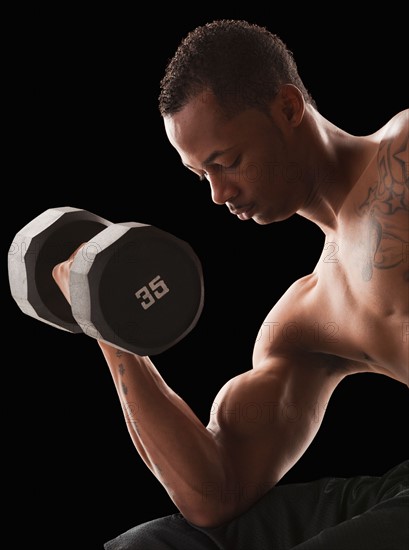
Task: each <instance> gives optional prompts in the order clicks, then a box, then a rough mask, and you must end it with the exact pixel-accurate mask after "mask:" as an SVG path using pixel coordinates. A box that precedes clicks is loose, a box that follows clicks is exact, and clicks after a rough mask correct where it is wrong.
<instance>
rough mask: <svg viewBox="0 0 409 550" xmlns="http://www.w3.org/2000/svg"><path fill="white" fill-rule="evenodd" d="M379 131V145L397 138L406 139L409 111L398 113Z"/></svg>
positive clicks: (408, 127) (408, 129)
mask: <svg viewBox="0 0 409 550" xmlns="http://www.w3.org/2000/svg"><path fill="white" fill-rule="evenodd" d="M380 131H381V135H382V139H381V144H382V143H385V142H391V141H394V140H395V139H399V138H404V137H406V138H408V136H409V109H405V110H403V111H400V112H399V113H397V114H396V115H395V116H393V117H392V118H391V119H390V120H389V121H388V122H387V123H386V124H385V126H384V127H383V128H382V129H381V130H380Z"/></svg>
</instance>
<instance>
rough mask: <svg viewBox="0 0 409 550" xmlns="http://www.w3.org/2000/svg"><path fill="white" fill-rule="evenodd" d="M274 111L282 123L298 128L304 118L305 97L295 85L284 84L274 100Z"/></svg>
mask: <svg viewBox="0 0 409 550" xmlns="http://www.w3.org/2000/svg"><path fill="white" fill-rule="evenodd" d="M273 109H274V111H275V113H274V114H275V116H278V117H279V119H281V123H283V124H285V125H288V124H289V125H290V126H291V127H293V128H296V127H297V126H298V125H299V124H300V123H301V121H302V119H303V117H304V112H305V100H304V96H303V95H302V93H301V92H300V90H299V89H298V88H297V86H294V84H283V85H282V86H281V88H280V90H279V92H278V94H277V96H276V97H275V98H274V107H273Z"/></svg>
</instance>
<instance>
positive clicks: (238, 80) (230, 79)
mask: <svg viewBox="0 0 409 550" xmlns="http://www.w3.org/2000/svg"><path fill="white" fill-rule="evenodd" d="M283 84H294V85H295V86H297V88H298V89H299V90H300V91H301V93H302V94H303V96H304V99H305V101H306V102H307V103H310V104H312V105H313V106H314V107H315V103H314V100H313V99H312V97H311V96H310V94H309V93H308V91H307V89H306V88H305V86H304V84H303V82H302V80H301V78H300V76H299V75H298V70H297V66H296V63H295V61H294V59H293V55H292V53H291V52H290V51H289V49H288V48H287V47H286V45H285V44H284V43H283V41H282V40H281V39H280V38H279V37H278V36H276V35H275V34H272V33H271V32H269V31H268V30H267V29H266V28H264V27H260V26H258V25H255V24H250V23H248V22H246V21H240V20H228V19H223V20H218V21H213V22H212V23H207V24H206V25H203V26H201V27H197V28H196V29H194V30H193V31H191V32H190V33H189V34H188V35H187V36H186V37H185V38H184V39H183V40H182V42H181V43H180V45H179V47H178V48H177V50H176V53H175V54H174V56H173V58H172V59H171V60H170V61H169V63H168V65H167V67H166V71H165V75H164V77H163V79H162V80H161V83H160V95H159V110H160V112H161V114H162V116H170V115H173V114H175V113H177V112H178V111H180V110H181V109H182V108H183V107H184V106H185V105H186V104H187V103H188V102H189V101H190V100H191V99H193V98H194V97H196V96H197V95H198V94H201V93H206V92H208V91H211V92H212V93H213V94H214V95H215V96H216V98H217V100H218V103H219V105H220V107H221V108H222V110H223V112H224V113H225V114H226V115H230V116H231V115H233V114H235V113H238V112H240V111H242V110H243V109H245V108H249V107H253V108H257V109H261V110H263V111H268V107H269V102H270V101H271V100H272V99H274V97H275V96H276V94H277V93H278V90H279V89H280V86H281V85H283Z"/></svg>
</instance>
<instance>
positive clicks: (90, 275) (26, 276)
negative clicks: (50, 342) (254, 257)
mask: <svg viewBox="0 0 409 550" xmlns="http://www.w3.org/2000/svg"><path fill="white" fill-rule="evenodd" d="M84 243H86V244H85V246H84V247H83V248H81V249H80V250H79V252H78V253H77V254H76V256H75V259H74V262H73V265H72V268H71V271H70V297H71V306H70V304H69V303H68V302H67V301H66V299H65V298H64V296H63V294H62V292H61V291H60V289H59V287H58V285H57V284H56V283H55V281H54V279H53V277H52V270H53V267H54V266H55V265H56V264H58V263H60V262H63V261H65V260H67V259H68V257H69V256H70V255H71V254H72V253H73V252H74V251H75V250H76V249H77V248H78V247H79V246H80V245H81V244H84ZM8 271H9V282H10V289H11V294H12V296H13V298H14V299H15V301H16V302H17V304H18V306H19V307H20V309H21V310H22V311H23V312H24V313H26V314H27V315H30V316H31V317H34V318H36V319H39V320H40V321H43V322H45V323H48V324H50V325H53V326H55V327H57V328H60V329H63V330H67V331H70V332H73V333H81V332H83V333H85V334H87V335H89V336H91V337H93V338H97V339H99V340H103V341H105V342H107V343H109V344H112V345H113V346H115V347H117V348H120V349H123V350H125V351H130V352H132V353H136V354H138V355H156V354H158V353H162V352H163V351H165V350H166V349H168V348H170V347H171V346H173V345H174V344H176V343H177V342H179V341H180V340H181V339H182V338H184V337H185V336H186V335H187V334H188V333H189V332H190V331H191V330H192V329H193V328H194V326H195V325H196V323H197V321H198V319H199V317H200V314H201V312H202V309H203V302H204V284H203V273H202V267H201V263H200V261H199V259H198V257H197V256H196V254H195V252H194V251H193V249H192V248H191V246H190V245H189V244H188V243H186V242H185V241H183V240H181V239H179V238H177V237H175V236H174V235H171V234H170V233H167V232H165V231H163V230H161V229H159V228H156V227H154V226H152V225H146V224H143V223H135V222H128V223H117V224H113V223H111V222H109V221H107V220H105V219H103V218H100V217H99V216H96V215H95V214H92V213H91V212H87V211H86V210H81V209H78V208H71V207H62V208H51V209H49V210H46V211H45V212H43V213H42V214H40V215H39V216H38V217H37V218H35V219H34V220H32V221H31V222H30V223H28V224H27V225H26V226H25V227H23V229H21V230H20V231H19V232H18V233H17V234H16V236H15V237H14V240H13V243H12V245H11V247H10V251H9V255H8Z"/></svg>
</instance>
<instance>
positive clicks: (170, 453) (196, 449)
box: [100, 342, 225, 523]
mask: <svg viewBox="0 0 409 550" xmlns="http://www.w3.org/2000/svg"><path fill="white" fill-rule="evenodd" d="M100 346H101V349H102V351H103V353H104V356H105V359H106V361H107V363H108V366H109V368H110V371H111V374H112V377H113V380H114V383H115V386H116V388H117V392H118V395H119V398H120V401H121V405H122V409H123V412H124V416H125V420H126V422H127V426H128V430H129V433H130V435H131V437H132V440H133V442H134V444H135V447H136V449H137V450H138V452H139V454H140V456H141V457H142V459H143V460H144V461H145V463H146V464H147V466H148V467H149V468H150V470H151V471H152V472H153V474H154V475H155V476H156V477H157V479H158V480H159V481H160V482H161V483H162V485H163V486H164V487H165V489H166V490H167V492H168V494H169V496H170V497H171V499H172V500H173V502H174V503H175V504H176V506H177V507H178V508H179V510H181V511H182V513H184V515H185V516H187V517H188V519H190V520H191V521H193V522H195V521H196V522H197V523H198V522H199V521H200V516H201V514H202V512H203V510H202V508H203V502H202V501H203V499H202V494H201V491H202V487H203V483H204V482H206V483H208V482H212V483H218V484H221V483H223V482H224V477H225V476H224V469H223V468H224V467H223V460H222V459H221V457H220V451H219V448H218V447H217V444H216V442H215V441H214V439H213V436H212V434H211V432H209V431H208V430H207V429H206V428H205V426H204V425H203V424H202V422H200V420H199V419H198V418H197V417H196V416H195V414H194V413H193V412H192V410H191V409H190V408H189V407H188V405H187V404H186V403H185V402H184V401H183V400H182V399H181V398H180V397H179V396H178V395H177V394H176V393H175V392H174V391H172V390H171V389H170V388H169V386H167V384H166V383H165V382H164V380H163V379H162V377H161V375H160V374H159V372H158V371H157V369H156V368H155V366H154V365H153V363H152V361H151V360H150V359H149V358H148V357H139V356H136V355H133V354H130V353H127V352H122V351H120V350H118V349H115V348H113V347H111V346H109V345H107V344H105V343H102V342H100ZM198 520H199V521H198Z"/></svg>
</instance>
